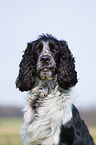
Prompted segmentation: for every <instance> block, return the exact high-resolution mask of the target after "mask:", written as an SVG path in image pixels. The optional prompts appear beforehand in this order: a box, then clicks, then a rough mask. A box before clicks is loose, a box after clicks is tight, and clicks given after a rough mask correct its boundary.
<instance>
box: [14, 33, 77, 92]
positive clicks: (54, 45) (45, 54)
mask: <svg viewBox="0 0 96 145" xmlns="http://www.w3.org/2000/svg"><path fill="white" fill-rule="evenodd" d="M56 75H57V82H58V84H59V86H60V87H62V88H64V89H65V90H67V89H69V88H70V87H72V86H74V85H75V84H76V83H77V73H76V71H75V64H74V58H73V56H72V54H71V52H70V50H69V48H68V45H67V43H66V41H58V40H57V39H56V38H54V37H52V36H51V35H42V36H40V37H39V39H38V40H36V41H33V42H31V43H28V46H27V48H26V50H25V52H24V55H23V59H22V61H21V63H20V70H19V75H18V77H17V80H16V86H17V87H18V88H19V89H20V90H21V91H28V90H31V89H32V88H33V87H34V85H35V83H36V80H37V79H36V78H37V77H38V78H39V79H40V80H46V81H47V80H52V79H53V78H54V77H55V76H56Z"/></svg>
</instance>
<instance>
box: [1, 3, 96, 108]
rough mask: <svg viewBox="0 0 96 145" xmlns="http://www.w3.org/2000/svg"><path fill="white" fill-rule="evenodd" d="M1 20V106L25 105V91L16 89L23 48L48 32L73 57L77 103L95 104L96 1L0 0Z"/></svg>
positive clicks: (77, 104) (84, 105) (82, 104)
mask: <svg viewBox="0 0 96 145" xmlns="http://www.w3.org/2000/svg"><path fill="white" fill-rule="evenodd" d="M0 20H1V21H0V105H8V106H13V105H15V106H21V105H22V106H24V105H25V104H26V99H27V97H26V96H27V92H25V93H21V92H19V90H18V89H16V88H15V80H16V77H17V76H18V70H19V63H20V60H21V58H22V54H23V52H22V51H24V50H25V48H26V46H27V42H30V41H32V40H35V39H36V38H37V37H38V35H40V34H42V33H50V34H52V35H53V36H56V37H57V38H58V39H59V40H60V39H64V40H66V41H67V42H68V45H69V48H70V49H71V51H72V53H73V56H74V57H75V60H76V63H75V64H76V70H77V72H78V84H77V86H76V87H75V91H76V93H75V96H76V101H75V104H76V106H77V107H82V108H86V107H91V108H92V107H94V106H95V107H96V92H95V91H96V0H79V1H77V0H3V1H1V2H0Z"/></svg>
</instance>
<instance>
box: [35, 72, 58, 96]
mask: <svg viewBox="0 0 96 145" xmlns="http://www.w3.org/2000/svg"><path fill="white" fill-rule="evenodd" d="M56 86H57V75H55V76H54V77H53V78H52V79H51V80H41V79H39V78H37V84H36V85H35V87H36V88H37V87H38V88H39V89H40V88H41V89H42V90H45V92H46V94H50V93H51V92H52V90H53V89H55V87H56ZM33 90H34V88H33Z"/></svg>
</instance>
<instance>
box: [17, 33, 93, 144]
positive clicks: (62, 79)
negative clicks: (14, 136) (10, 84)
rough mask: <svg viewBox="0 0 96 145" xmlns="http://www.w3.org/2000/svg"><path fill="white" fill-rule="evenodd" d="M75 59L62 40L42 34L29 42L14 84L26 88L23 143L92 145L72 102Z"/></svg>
mask: <svg viewBox="0 0 96 145" xmlns="http://www.w3.org/2000/svg"><path fill="white" fill-rule="evenodd" d="M77 82H78V80H77V72H76V70H75V59H74V57H73V55H72V53H71V51H70V50H69V48H68V44H67V42H66V41H64V40H57V38H55V37H53V36H52V35H50V34H42V35H40V36H39V38H38V39H37V40H35V41H32V42H30V43H28V45H27V48H26V50H25V51H24V55H23V57H22V60H21V62H20V69H19V75H18V77H17V79H16V87H17V88H19V90H20V91H22V92H23V91H29V95H28V104H27V106H26V107H25V109H24V124H23V127H22V131H21V134H22V136H23V138H24V145H95V144H94V142H93V139H92V137H91V136H90V134H89V131H88V129H87V126H86V125H85V123H84V121H83V120H82V119H81V117H80V115H79V112H78V110H77V108H76V107H75V106H74V105H73V104H74V95H73V93H72V87H74V86H75V85H76V84H77Z"/></svg>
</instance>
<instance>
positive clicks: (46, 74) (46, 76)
mask: <svg viewBox="0 0 96 145" xmlns="http://www.w3.org/2000/svg"><path fill="white" fill-rule="evenodd" d="M39 76H40V79H41V80H52V79H53V76H54V72H53V71H52V70H50V69H47V68H45V69H43V70H41V71H40V73H39Z"/></svg>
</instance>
